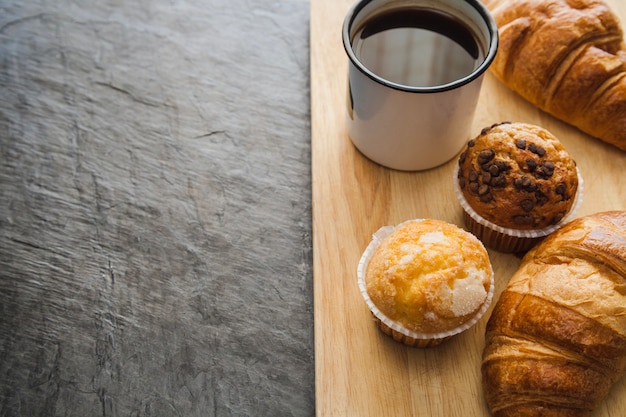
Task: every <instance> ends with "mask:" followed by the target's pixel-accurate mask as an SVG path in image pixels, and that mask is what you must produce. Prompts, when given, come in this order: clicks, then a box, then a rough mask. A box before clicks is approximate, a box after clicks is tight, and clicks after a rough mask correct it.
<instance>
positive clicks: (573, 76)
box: [484, 0, 626, 150]
mask: <svg viewBox="0 0 626 417" xmlns="http://www.w3.org/2000/svg"><path fill="white" fill-rule="evenodd" d="M484 3H485V5H486V6H487V7H488V8H489V9H490V10H491V12H492V14H493V16H494V18H495V20H496V22H497V24H498V28H499V30H498V31H499V36H500V46H499V49H498V53H497V55H496V58H495V60H494V62H493V64H492V65H491V68H490V69H491V71H492V72H493V73H494V74H495V75H496V77H497V78H499V79H500V80H501V81H502V82H503V83H504V84H506V85H507V86H508V87H510V88H511V89H512V90H514V91H516V92H517V93H518V94H520V95H521V96H522V97H524V98H525V99H527V100H528V101H530V102H531V103H532V104H534V105H535V106H537V107H539V108H540V109H542V110H544V111H546V112H548V113H550V114H552V115H553V116H555V117H557V118H559V119H561V120H563V121H565V122H567V123H569V124H571V125H574V126H576V127H578V128H579V129H580V130H582V131H584V132H586V133H588V134H590V135H592V136H595V137H597V138H599V139H601V140H603V141H605V142H608V143H611V144H613V145H615V146H617V147H618V148H620V149H622V150H626V49H625V46H624V43H623V35H622V29H621V27H620V23H619V20H618V18H617V16H615V14H613V12H611V10H610V9H609V7H608V6H607V5H606V4H605V3H603V2H602V1H600V0H484Z"/></svg>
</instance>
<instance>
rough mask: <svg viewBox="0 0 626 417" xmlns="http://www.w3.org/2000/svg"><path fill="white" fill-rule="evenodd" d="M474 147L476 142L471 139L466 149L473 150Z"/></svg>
mask: <svg viewBox="0 0 626 417" xmlns="http://www.w3.org/2000/svg"><path fill="white" fill-rule="evenodd" d="M474 145H476V141H475V140H474V139H472V140H470V141H469V142H467V147H468V148H473V147H474Z"/></svg>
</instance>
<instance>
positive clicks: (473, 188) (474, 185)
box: [469, 182, 479, 193]
mask: <svg viewBox="0 0 626 417" xmlns="http://www.w3.org/2000/svg"><path fill="white" fill-rule="evenodd" d="M478 187H479V185H478V183H477V182H470V185H469V189H470V191H471V192H473V193H477V192H478Z"/></svg>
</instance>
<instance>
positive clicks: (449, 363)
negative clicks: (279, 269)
mask: <svg viewBox="0 0 626 417" xmlns="http://www.w3.org/2000/svg"><path fill="white" fill-rule="evenodd" d="M608 3H610V5H611V7H612V8H613V10H614V11H616V12H617V13H618V14H619V16H620V17H621V19H622V22H624V23H626V2H623V1H622V0H610V1H608ZM350 4H351V2H350V1H348V0H311V21H310V42H311V62H310V65H311V131H312V139H311V140H312V178H313V184H312V187H313V196H312V198H313V254H314V297H315V370H316V412H317V415H318V416H377V417H379V416H411V415H412V416H429V417H438V416H442V417H443V416H446V417H450V416H453V417H454V416H459V417H460V416H462V417H471V416H481V417H482V416H486V415H488V412H487V409H486V405H485V403H484V400H483V396H482V387H481V384H480V357H481V353H482V348H483V345H484V330H485V324H486V321H487V317H488V316H489V315H490V313H491V309H490V310H489V311H488V312H487V314H486V316H485V317H483V319H482V320H481V321H480V322H479V323H478V325H476V326H475V327H474V328H472V329H471V330H470V331H468V332H466V333H464V334H462V335H460V336H457V337H455V338H453V339H452V340H450V341H448V342H446V343H444V344H443V345H441V346H439V347H436V348H431V349H414V348H406V347H404V346H403V345H400V344H398V343H396V342H394V341H393V340H391V339H390V338H389V337H387V336H385V335H383V334H382V333H381V332H380V331H379V330H378V329H377V328H376V327H375V325H374V323H373V322H372V320H371V318H370V317H371V316H370V313H369V310H368V309H367V307H366V305H365V303H364V301H363V299H362V297H361V295H360V293H359V291H358V287H357V283H356V273H355V271H356V267H357V263H358V261H359V258H360V256H361V253H362V251H363V249H364V248H365V247H366V246H367V244H368V242H369V240H370V238H371V235H372V233H374V232H375V231H376V230H377V229H378V228H379V227H381V226H383V225H393V224H397V223H400V222H402V221H404V220H407V219H412V218H436V219H441V220H445V221H448V222H451V223H455V224H457V225H460V226H462V225H463V223H462V218H461V208H460V206H459V205H458V204H457V202H456V200H455V198H454V193H453V189H452V178H451V177H452V168H453V164H454V162H453V161H451V162H449V163H447V164H445V165H443V166H441V167H438V168H435V169H432V170H429V171H425V172H415V173H406V172H398V171H392V170H389V169H386V168H382V167H380V166H378V165H376V164H374V163H372V162H370V161H369V160H367V159H366V158H365V157H363V156H362V155H361V154H360V153H359V152H358V151H357V150H356V149H355V148H354V147H353V145H352V144H351V142H350V140H349V138H348V136H347V133H346V128H345V124H344V118H345V112H346V110H345V105H346V77H347V57H346V55H345V52H344V50H343V46H342V42H341V25H342V21H343V18H344V16H345V14H346V12H347V10H348V8H349V6H350ZM623 27H626V24H624V25H623ZM504 120H508V121H523V122H529V123H535V124H538V125H541V126H543V127H545V128H547V129H548V130H550V131H551V132H553V133H554V134H555V135H556V136H557V137H558V138H560V140H561V141H562V142H563V144H564V145H565V146H566V148H567V149H568V151H569V152H570V154H571V155H572V156H573V157H574V158H575V159H576V161H577V163H578V166H579V168H580V170H581V173H582V175H583V177H584V180H585V190H584V201H583V203H582V206H581V208H580V211H579V215H586V214H591V213H594V212H599V211H605V210H611V209H626V176H625V174H624V172H625V170H626V152H620V151H618V150H617V149H616V148H613V147H611V146H609V145H606V144H604V143H602V142H600V141H598V140H595V139H592V138H591V137H589V136H587V135H585V134H583V133H581V132H579V131H577V130H576V129H574V128H572V127H570V126H568V125H566V124H564V123H562V122H560V121H558V120H556V119H554V118H552V117H551V116H549V115H547V114H545V113H542V112H541V111H539V110H537V109H536V108H535V107H533V106H532V105H530V104H529V103H527V102H525V101H524V100H522V99H521V98H520V97H519V96H517V95H516V94H514V93H513V92H511V91H510V90H508V89H507V88H506V87H505V86H504V85H502V84H501V83H499V82H498V81H497V80H496V79H495V78H494V77H492V76H491V74H488V75H487V77H486V79H485V81H484V84H483V90H482V93H481V97H480V101H479V105H478V110H477V114H476V117H475V121H474V125H473V129H472V132H471V134H472V135H476V134H478V132H479V131H480V130H481V128H482V127H484V126H488V125H491V124H493V123H496V122H500V121H504ZM489 254H490V256H491V259H492V263H493V266H494V270H495V275H496V292H495V297H496V299H497V297H498V296H499V295H500V293H501V292H502V290H503V289H504V287H505V286H506V284H507V282H508V280H509V278H510V277H511V275H512V274H513V272H514V271H515V270H516V269H517V267H518V266H519V259H518V258H517V257H516V256H514V255H508V254H503V253H499V252H496V251H491V250H490V251H489ZM492 307H493V304H492ZM624 410H626V378H623V379H622V380H621V381H620V382H619V383H618V384H617V385H616V386H615V387H614V389H613V390H612V391H611V394H610V396H609V397H608V398H607V400H606V401H605V402H604V403H603V404H602V406H601V407H600V408H599V409H597V410H596V412H595V413H594V414H593V416H594V417H600V416H618V415H619V416H623V415H624Z"/></svg>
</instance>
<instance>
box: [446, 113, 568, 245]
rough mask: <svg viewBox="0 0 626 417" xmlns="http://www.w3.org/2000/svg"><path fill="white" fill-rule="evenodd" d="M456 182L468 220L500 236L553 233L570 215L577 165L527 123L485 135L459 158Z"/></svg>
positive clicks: (488, 130) (555, 142) (505, 126)
mask: <svg viewBox="0 0 626 417" xmlns="http://www.w3.org/2000/svg"><path fill="white" fill-rule="evenodd" d="M456 181H457V184H456V185H457V187H458V190H459V191H460V193H461V194H462V200H464V201H463V202H462V204H463V203H464V204H465V205H464V207H465V208H469V210H466V211H470V212H471V216H469V217H470V218H473V219H474V220H476V218H477V217H480V218H481V219H480V220H485V221H486V222H482V223H483V225H488V226H489V223H491V224H492V225H495V226H497V227H491V229H496V230H498V231H499V232H502V231H503V229H511V230H514V231H524V230H527V231H537V230H550V228H551V227H552V226H556V225H558V224H560V223H561V222H562V221H563V219H564V218H565V217H566V216H567V215H568V213H570V212H571V210H572V207H573V206H574V203H575V200H576V196H577V193H578V190H579V175H578V170H577V168H576V163H575V162H574V160H573V159H572V158H571V157H570V155H569V154H568V152H567V151H566V150H565V148H564V147H563V145H562V144H561V142H559V140H558V139H557V138H556V137H555V136H554V135H552V134H551V133H550V132H548V131H547V130H546V129H544V128H542V127H539V126H535V125H531V124H527V123H509V122H504V123H499V124H496V125H493V126H491V127H488V128H485V129H483V131H482V132H481V133H480V135H478V136H477V137H476V138H474V139H472V140H470V141H469V142H468V144H467V148H466V149H465V150H464V151H463V152H462V153H461V155H460V157H459V163H458V168H457V174H456ZM467 206H468V207H467ZM469 221H470V222H471V220H469ZM505 231H506V230H505ZM514 235H516V236H521V235H520V234H519V233H514ZM479 237H480V236H479ZM485 243H486V244H488V243H487V242H485ZM488 246H492V247H493V245H489V244H488Z"/></svg>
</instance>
